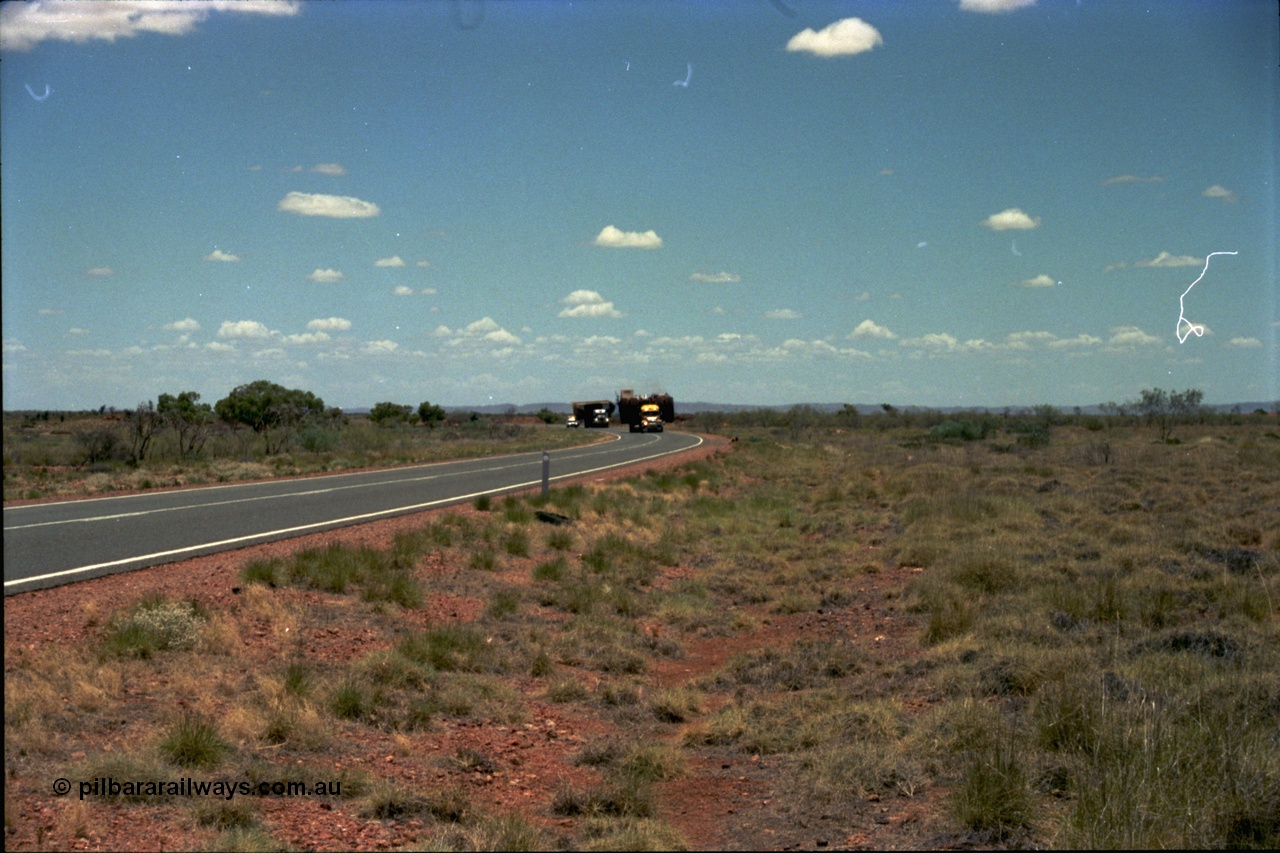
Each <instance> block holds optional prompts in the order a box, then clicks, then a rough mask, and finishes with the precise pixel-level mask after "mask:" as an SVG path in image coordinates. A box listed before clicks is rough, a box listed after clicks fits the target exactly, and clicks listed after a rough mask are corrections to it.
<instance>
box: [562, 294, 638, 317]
mask: <svg viewBox="0 0 1280 853" xmlns="http://www.w3.org/2000/svg"><path fill="white" fill-rule="evenodd" d="M560 301H561V302H562V303H564V304H565V305H569V306H572V307H570V308H565V309H564V310H562V311H561V312H560V313H559V314H557V315H556V316H557V317H621V316H622V312H621V311H619V310H618V309H617V308H614V307H613V303H612V302H607V301H605V298H604V297H603V296H601V295H600V294H599V293H596V292H595V291H594V290H575V291H574V292H573V293H570V294H569V295H568V296H566V297H565V298H564V299H561V300H560Z"/></svg>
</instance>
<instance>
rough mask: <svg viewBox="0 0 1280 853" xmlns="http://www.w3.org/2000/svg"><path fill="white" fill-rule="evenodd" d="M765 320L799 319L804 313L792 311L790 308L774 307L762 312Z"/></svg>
mask: <svg viewBox="0 0 1280 853" xmlns="http://www.w3.org/2000/svg"><path fill="white" fill-rule="evenodd" d="M764 316H765V319H767V320H799V319H800V318H801V317H803V316H804V315H803V314H801V313H800V312H799V311H792V310H791V309H790V308H775V309H773V310H772V311H766V312H764Z"/></svg>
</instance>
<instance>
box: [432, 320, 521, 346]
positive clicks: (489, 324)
mask: <svg viewBox="0 0 1280 853" xmlns="http://www.w3.org/2000/svg"><path fill="white" fill-rule="evenodd" d="M432 334H434V335H435V336H436V337H438V338H451V340H450V341H449V345H450V346H462V345H474V344H475V343H476V342H478V341H488V342H489V343H495V344H503V345H506V346H511V345H514V344H518V343H520V338H519V337H518V336H516V335H513V334H512V333H511V332H508V331H507V330H506V329H504V328H502V327H501V326H499V325H498V324H497V322H495V321H494V319H493V318H492V317H481V318H480V319H479V320H476V321H475V322H472V323H468V324H467V325H466V326H465V327H464V328H462V329H459V330H457V331H456V332H455V331H452V330H450V329H449V327H448V326H437V327H436V330H435V331H434V332H433V333H432ZM509 352H510V351H509V350H504V351H502V352H496V351H495V352H494V353H492V354H494V355H499V354H509Z"/></svg>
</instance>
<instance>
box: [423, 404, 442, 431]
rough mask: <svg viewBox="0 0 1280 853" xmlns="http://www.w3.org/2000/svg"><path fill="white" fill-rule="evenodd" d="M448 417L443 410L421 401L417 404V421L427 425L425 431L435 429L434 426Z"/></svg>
mask: <svg viewBox="0 0 1280 853" xmlns="http://www.w3.org/2000/svg"><path fill="white" fill-rule="evenodd" d="M446 417H448V415H447V414H446V412H445V410H444V409H442V408H440V407H439V406H436V405H433V404H432V403H429V402H427V401H426V400H423V401H422V402H421V403H419V404H418V419H419V420H420V421H422V422H423V423H424V424H426V425H427V429H435V428H436V424H438V423H441V422H443V421H444V419H445V418H446Z"/></svg>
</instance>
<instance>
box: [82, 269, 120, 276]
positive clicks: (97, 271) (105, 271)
mask: <svg viewBox="0 0 1280 853" xmlns="http://www.w3.org/2000/svg"><path fill="white" fill-rule="evenodd" d="M84 274H85V275H89V276H93V277H94V278H106V277H107V276H109V275H115V274H116V271H115V270H113V269H112V268H111V267H91V268H90V269H87V270H85V271H84Z"/></svg>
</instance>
